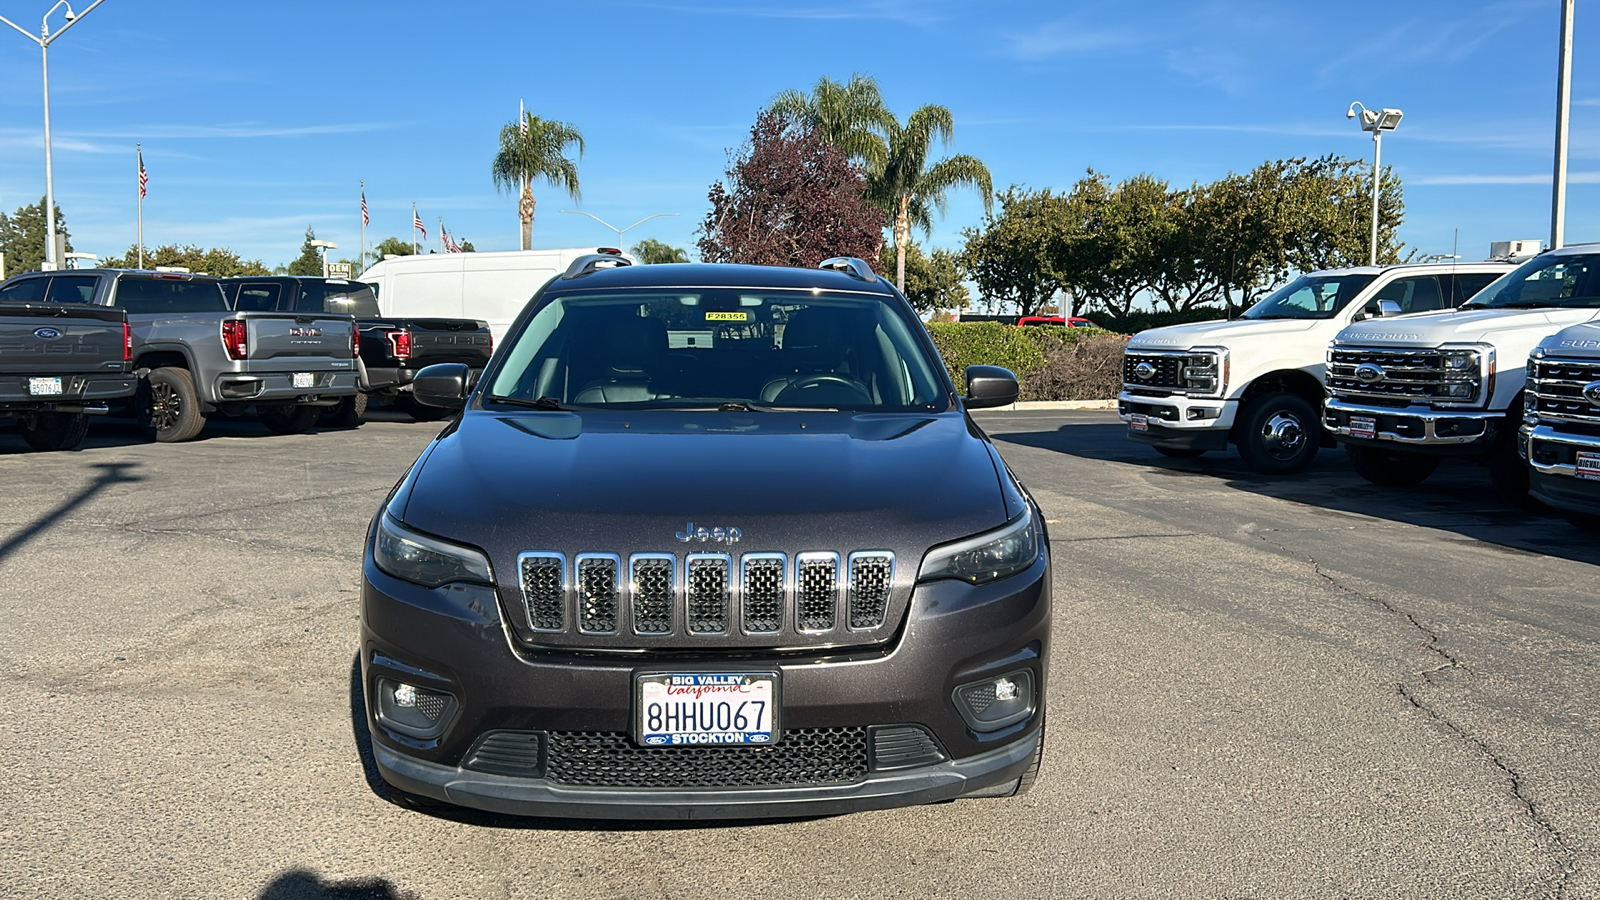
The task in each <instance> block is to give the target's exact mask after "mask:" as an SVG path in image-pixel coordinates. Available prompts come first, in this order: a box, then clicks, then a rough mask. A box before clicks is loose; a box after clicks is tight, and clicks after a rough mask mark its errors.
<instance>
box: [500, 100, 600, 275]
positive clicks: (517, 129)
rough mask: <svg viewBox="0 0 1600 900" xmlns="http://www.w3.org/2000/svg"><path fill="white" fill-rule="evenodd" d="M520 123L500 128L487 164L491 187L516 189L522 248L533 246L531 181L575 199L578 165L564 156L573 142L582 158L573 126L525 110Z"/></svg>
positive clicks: (581, 139) (581, 142) (580, 138)
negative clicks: (537, 180)
mask: <svg viewBox="0 0 1600 900" xmlns="http://www.w3.org/2000/svg"><path fill="white" fill-rule="evenodd" d="M524 116H525V118H524V119H523V120H522V121H521V122H511V123H510V124H508V125H506V126H505V127H504V128H501V129H500V150H499V152H497V153H496V154H495V156H494V162H493V163H492V164H491V165H490V174H491V175H492V176H493V178H494V183H495V187H497V188H499V189H500V190H504V191H520V192H521V197H520V199H519V200H518V201H517V213H518V215H520V216H521V217H522V249H524V250H531V249H533V210H534V200H533V180H534V179H535V178H541V179H544V180H545V181H548V182H549V183H551V184H553V185H555V186H556V187H558V188H561V189H562V190H564V191H566V192H567V194H568V195H570V196H571V197H572V199H573V200H578V199H579V193H578V164H577V163H576V162H574V161H573V160H571V159H569V158H568V157H567V152H568V148H569V147H571V146H573V145H576V146H577V148H578V159H582V158H583V149H584V147H583V134H582V133H581V132H579V131H578V128H577V126H576V125H571V124H568V123H566V122H555V121H551V120H547V119H541V118H539V117H538V116H536V115H534V114H532V113H525V114H524Z"/></svg>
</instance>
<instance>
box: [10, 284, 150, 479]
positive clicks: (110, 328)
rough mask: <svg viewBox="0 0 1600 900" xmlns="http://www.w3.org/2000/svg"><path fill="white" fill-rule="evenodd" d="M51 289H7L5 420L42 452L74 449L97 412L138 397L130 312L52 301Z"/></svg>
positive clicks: (35, 286)
mask: <svg viewBox="0 0 1600 900" xmlns="http://www.w3.org/2000/svg"><path fill="white" fill-rule="evenodd" d="M44 287H45V285H44V284H43V283H42V282H27V283H25V284H23V285H21V286H18V285H9V286H6V287H0V418H8V419H11V420H13V421H15V423H16V426H17V430H18V431H19V432H21V434H22V439H23V440H24V441H26V442H27V444H28V446H29V447H32V448H33V449H35V450H71V449H72V448H73V447H76V446H78V444H80V443H81V442H82V441H83V437H84V434H85V433H86V432H88V430H89V414H90V413H104V412H107V410H108V408H107V406H106V403H107V401H112V400H122V399H124V398H127V397H132V396H133V393H134V390H135V388H136V387H137V385H138V379H137V378H136V377H135V376H134V375H133V353H132V350H133V337H132V334H131V333H130V331H129V330H128V316H127V313H125V312H124V311H123V310H120V309H107V308H104V307H85V306H83V305H81V304H66V303H50V302H47V298H46V296H45V291H44Z"/></svg>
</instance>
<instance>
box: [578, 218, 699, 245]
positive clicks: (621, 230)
mask: <svg viewBox="0 0 1600 900" xmlns="http://www.w3.org/2000/svg"><path fill="white" fill-rule="evenodd" d="M562 212H564V213H571V214H572V215H577V216H588V217H589V218H591V219H593V220H595V221H596V222H599V223H600V224H601V225H604V226H605V227H607V228H609V229H611V230H612V231H615V232H616V233H617V249H618V250H622V249H623V247H622V236H623V235H624V234H626V233H628V232H630V231H632V230H634V229H635V228H638V227H639V226H640V225H643V224H644V223H646V222H648V221H650V220H651V219H659V218H661V217H662V216H675V215H677V213H656V214H655V215H653V216H645V217H644V218H642V219H640V220H639V221H637V222H635V223H633V224H632V225H629V226H628V227H627V228H618V227H617V226H615V225H613V224H611V223H610V222H607V221H606V220H605V219H602V218H600V217H599V216H597V215H595V214H593V213H586V212H584V211H583V210H581V209H563V210H562Z"/></svg>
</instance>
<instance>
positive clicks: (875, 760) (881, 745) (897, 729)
mask: <svg viewBox="0 0 1600 900" xmlns="http://www.w3.org/2000/svg"><path fill="white" fill-rule="evenodd" d="M944 760H945V754H944V748H943V747H941V746H940V745H939V741H938V739H937V738H935V737H934V736H933V735H932V734H929V733H928V730H927V729H925V728H922V727H921V726H918V725H891V726H887V727H881V728H874V729H872V771H874V772H882V771H885V770H887V769H910V768H912V767H915V766H929V765H932V764H934V763H936V762H943V761H944Z"/></svg>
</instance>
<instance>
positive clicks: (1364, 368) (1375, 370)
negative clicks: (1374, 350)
mask: <svg viewBox="0 0 1600 900" xmlns="http://www.w3.org/2000/svg"><path fill="white" fill-rule="evenodd" d="M1385 377H1387V376H1385V374H1384V371H1383V368H1382V367H1381V366H1375V365H1373V364H1372V363H1362V364H1361V365H1359V366H1356V380H1357V381H1359V382H1361V383H1362V384H1377V383H1378V382H1380V381H1382V380H1383V379H1384V378H1385Z"/></svg>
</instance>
